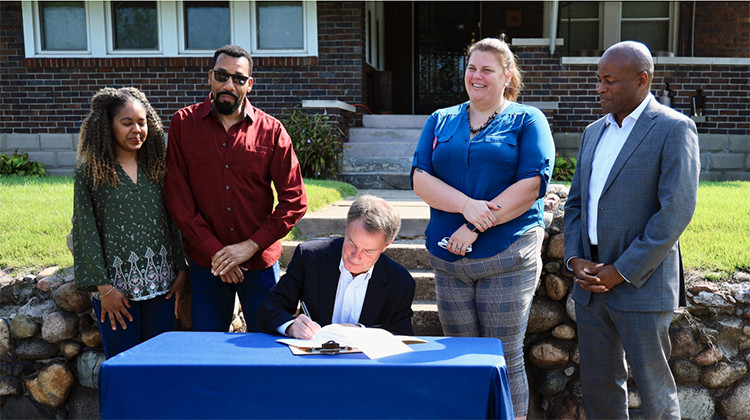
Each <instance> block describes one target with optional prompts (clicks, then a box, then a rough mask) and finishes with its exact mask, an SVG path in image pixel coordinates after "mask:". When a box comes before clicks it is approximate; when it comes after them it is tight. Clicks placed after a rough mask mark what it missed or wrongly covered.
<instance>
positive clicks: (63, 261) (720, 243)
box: [0, 176, 750, 278]
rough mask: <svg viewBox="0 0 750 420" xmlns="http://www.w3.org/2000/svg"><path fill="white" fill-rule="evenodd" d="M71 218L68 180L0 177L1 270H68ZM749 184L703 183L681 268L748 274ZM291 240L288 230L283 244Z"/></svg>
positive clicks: (332, 197) (336, 190) (316, 184)
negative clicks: (66, 242)
mask: <svg viewBox="0 0 750 420" xmlns="http://www.w3.org/2000/svg"><path fill="white" fill-rule="evenodd" d="M305 186H306V188H307V195H308V200H309V210H308V211H314V210H316V209H319V208H322V207H324V206H326V205H328V204H329V203H332V202H334V201H337V200H339V199H341V198H343V197H347V196H351V195H354V194H356V193H357V190H356V189H355V188H354V187H352V186H351V185H349V184H345V183H342V182H335V181H315V180H305ZM72 212H73V179H72V178H71V177H60V176H51V177H47V178H26V177H0V269H2V270H5V271H11V272H15V271H24V272H25V271H34V270H38V269H39V268H41V267H48V266H52V265H57V266H60V267H62V268H65V267H70V266H72V265H73V257H72V256H71V254H70V252H69V251H68V249H67V247H66V244H65V239H66V236H67V234H68V233H69V232H70V228H71V225H70V217H71V214H72ZM748 226H750V182H740V181H737V182H704V183H701V186H700V189H699V190H698V208H697V210H696V212H695V216H694V217H693V221H692V222H691V224H690V226H688V228H687V230H686V231H685V233H684V234H683V236H682V238H681V241H682V254H683V257H684V262H685V267H687V268H692V269H699V270H702V271H704V272H706V273H708V274H707V275H708V276H709V277H712V278H726V277H728V276H730V275H732V274H733V273H734V272H736V271H738V270H744V271H748V270H750V236H749V235H748V234H747V232H748ZM294 238H296V232H295V231H294V230H293V231H292V232H291V233H290V234H289V235H287V239H294Z"/></svg>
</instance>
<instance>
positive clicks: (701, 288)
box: [689, 281, 719, 295]
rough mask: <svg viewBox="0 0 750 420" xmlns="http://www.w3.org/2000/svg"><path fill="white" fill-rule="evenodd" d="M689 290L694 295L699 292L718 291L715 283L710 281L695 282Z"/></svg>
mask: <svg viewBox="0 0 750 420" xmlns="http://www.w3.org/2000/svg"><path fill="white" fill-rule="evenodd" d="M689 290H690V291H691V292H692V293H693V294H694V295H697V294H698V293H700V292H709V293H716V292H717V291H719V288H718V286H716V283H712V282H710V281H697V282H695V283H694V284H693V285H692V286H691V287H690V288H689Z"/></svg>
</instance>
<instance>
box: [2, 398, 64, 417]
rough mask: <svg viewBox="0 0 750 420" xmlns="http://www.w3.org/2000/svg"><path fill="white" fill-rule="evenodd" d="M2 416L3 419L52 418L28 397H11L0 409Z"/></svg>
mask: <svg viewBox="0 0 750 420" xmlns="http://www.w3.org/2000/svg"><path fill="white" fill-rule="evenodd" d="M0 418H3V419H44V418H50V416H49V413H45V412H44V411H43V410H42V409H41V407H38V406H37V405H36V404H34V402H33V401H32V400H31V399H29V398H26V397H21V396H18V397H9V398H8V399H7V400H5V403H4V404H3V407H2V409H0ZM52 418H54V417H52Z"/></svg>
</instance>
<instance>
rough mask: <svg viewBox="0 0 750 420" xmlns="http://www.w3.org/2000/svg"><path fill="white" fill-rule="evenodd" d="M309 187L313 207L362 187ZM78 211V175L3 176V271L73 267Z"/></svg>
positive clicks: (0, 181) (0, 239)
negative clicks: (71, 237)
mask: <svg viewBox="0 0 750 420" xmlns="http://www.w3.org/2000/svg"><path fill="white" fill-rule="evenodd" d="M305 187H306V189H307V196H308V201H309V203H308V205H309V209H308V211H314V210H317V209H319V208H321V207H325V206H326V205H328V204H329V203H332V202H334V201H337V200H340V199H341V198H343V197H347V196H351V195H355V194H357V189H356V188H354V187H352V186H351V185H349V184H346V183H343V182H336V181H320V180H308V179H306V180H305ZM72 215H73V178H72V177H70V176H50V177H44V178H36V177H19V176H0V269H2V270H4V271H6V272H11V273H15V272H30V271H32V272H33V271H36V270H38V269H40V268H42V267H49V266H53V265H56V266H59V267H61V268H67V267H71V266H72V265H73V256H72V255H71V253H70V251H68V248H67V245H66V237H67V235H68V233H70V229H71V223H70V218H71V216H72ZM294 236H295V233H294V232H292V233H290V235H289V236H288V237H289V238H294Z"/></svg>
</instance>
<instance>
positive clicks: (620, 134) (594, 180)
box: [587, 93, 653, 245]
mask: <svg viewBox="0 0 750 420" xmlns="http://www.w3.org/2000/svg"><path fill="white" fill-rule="evenodd" d="M651 98H653V95H652V94H650V93H649V94H648V96H646V99H644V100H643V102H641V104H640V105H638V107H637V108H635V109H634V110H633V112H631V113H630V114H629V115H628V116H627V117H625V118H624V119H623V120H622V127H620V126H618V125H617V121H615V118H614V115H612V114H611V113H610V114H607V119H606V123H607V128H606V129H605V130H604V133H603V134H602V138H601V139H600V140H599V144H598V145H597V147H596V152H595V153H594V160H593V162H592V163H591V178H590V179H589V202H588V203H587V205H588V209H589V217H588V232H589V241H590V243H591V245H598V244H599V236H598V232H597V230H596V227H597V221H598V216H599V198H601V195H602V190H603V189H604V184H605V183H606V182H607V177H608V176H609V172H610V171H611V170H612V166H613V165H614V163H615V160H617V156H618V155H619V154H620V151H621V150H622V146H623V145H624V144H625V141H626V140H627V139H628V136H629V135H630V133H631V132H632V131H633V127H634V126H635V123H636V121H638V118H639V117H640V116H641V114H642V113H643V110H644V109H646V106H647V105H648V103H649V101H650V100H651Z"/></svg>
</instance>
